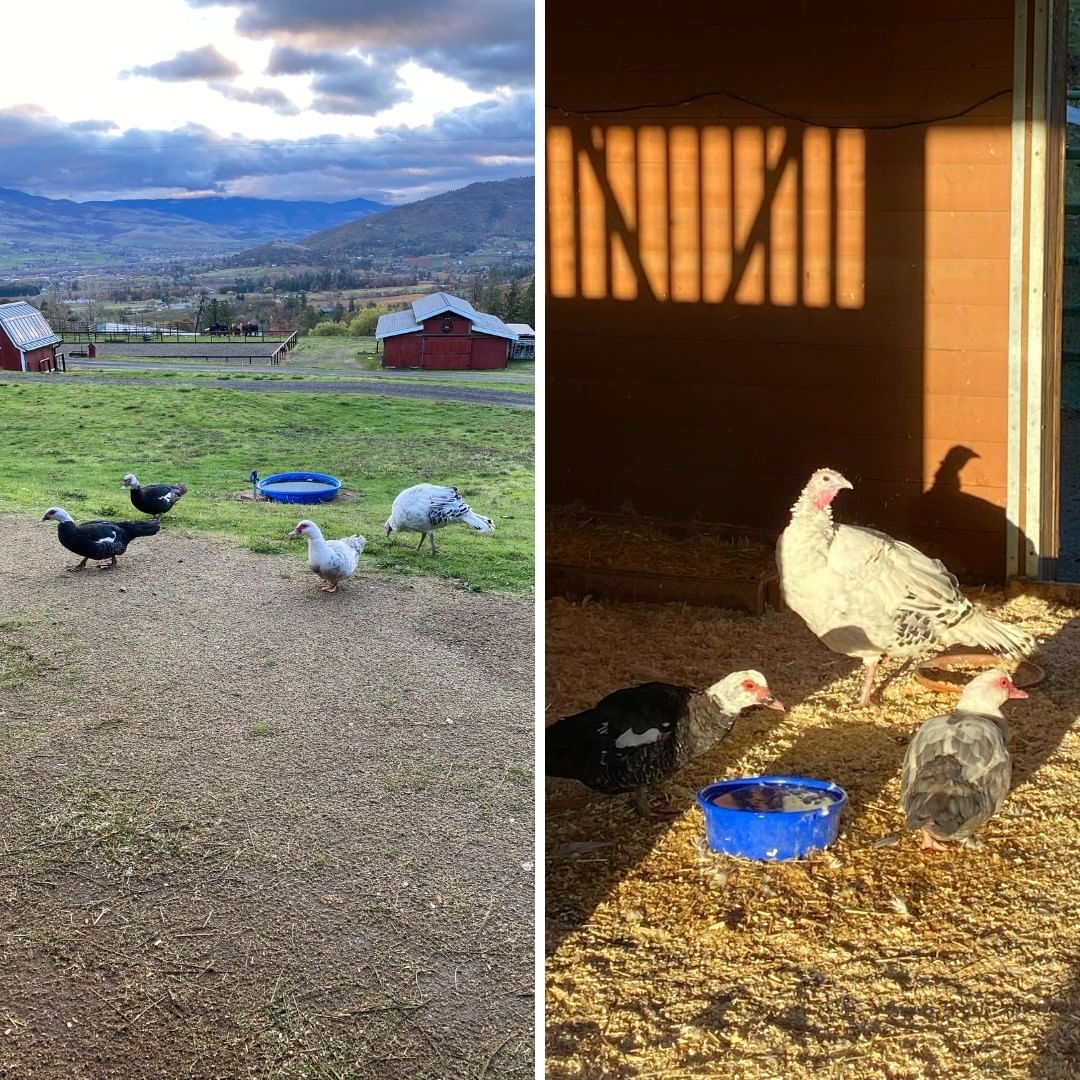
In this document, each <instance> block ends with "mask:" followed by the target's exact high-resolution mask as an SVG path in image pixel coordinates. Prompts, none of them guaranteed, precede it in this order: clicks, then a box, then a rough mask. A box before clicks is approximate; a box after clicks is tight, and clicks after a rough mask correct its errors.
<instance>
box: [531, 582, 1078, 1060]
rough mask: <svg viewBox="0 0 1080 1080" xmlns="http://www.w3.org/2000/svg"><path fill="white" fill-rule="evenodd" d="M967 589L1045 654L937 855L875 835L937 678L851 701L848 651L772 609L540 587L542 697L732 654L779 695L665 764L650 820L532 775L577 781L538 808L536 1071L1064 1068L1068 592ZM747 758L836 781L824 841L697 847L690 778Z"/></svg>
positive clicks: (1072, 932)
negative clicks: (981, 796)
mask: <svg viewBox="0 0 1080 1080" xmlns="http://www.w3.org/2000/svg"><path fill="white" fill-rule="evenodd" d="M979 602H980V603H982V604H983V605H984V606H986V607H988V608H999V609H1000V610H999V612H998V613H999V614H1000V615H1001V616H1003V617H1005V618H1009V619H1012V620H1016V621H1019V622H1021V623H1022V624H1023V625H1024V626H1026V627H1027V628H1028V629H1029V630H1031V631H1032V632H1034V633H1036V634H1037V635H1039V636H1040V637H1042V638H1045V641H1044V644H1043V646H1042V647H1041V650H1040V652H1039V653H1038V654H1037V656H1036V659H1037V660H1038V662H1039V663H1040V664H1042V666H1043V667H1044V668H1045V669H1046V673H1047V678H1046V681H1045V682H1044V683H1042V685H1040V686H1039V687H1038V688H1036V689H1035V690H1034V691H1033V694H1032V699H1031V700H1030V701H1026V702H1025V701H1019V702H1010V703H1009V705H1008V706H1007V713H1008V716H1009V719H1010V721H1011V723H1012V727H1013V739H1012V749H1013V757H1014V787H1013V792H1012V794H1011V795H1010V797H1009V800H1008V803H1007V804H1006V808H1005V811H1004V812H1003V814H1002V815H1000V816H999V817H998V818H997V819H995V820H994V821H992V822H991V823H990V824H989V825H988V826H987V827H986V828H985V829H984V830H983V832H982V833H981V834H980V839H981V841H982V848H981V850H969V849H964V848H958V849H956V850H950V851H949V852H948V853H946V854H943V855H920V854H919V852H918V851H917V850H916V842H915V840H914V838H912V837H910V836H905V837H904V839H903V840H902V841H901V842H900V843H898V844H896V845H893V846H887V847H877V848H875V847H874V846H873V844H874V842H875V841H877V840H879V839H881V838H882V837H884V836H886V835H888V834H890V833H894V832H896V831H897V830H899V829H900V827H901V824H902V820H901V815H900V813H899V809H898V794H899V770H900V763H901V760H902V757H903V753H904V747H905V745H906V743H907V741H908V739H909V738H910V736H911V734H912V733H913V731H914V730H915V729H916V727H917V726H918V725H919V724H920V723H921V722H922V721H923V720H925V719H926V718H928V717H930V716H933V715H935V714H937V713H939V712H945V711H948V709H950V708H951V707H952V704H953V702H954V701H955V697H947V696H943V695H939V694H935V693H933V692H931V691H928V690H925V689H923V688H922V687H920V686H919V685H918V684H917V683H916V682H915V681H914V679H913V678H912V677H911V676H910V674H909V673H905V674H903V675H901V676H899V677H898V678H896V679H895V680H894V681H892V682H891V683H890V684H889V685H887V686H886V687H885V688H884V690H883V691H881V690H879V691H878V694H877V696H876V698H875V704H874V705H873V706H871V707H870V708H868V709H863V710H858V709H855V708H854V707H853V701H854V698H855V696H856V693H857V690H858V683H859V679H860V675H861V667H860V666H859V665H857V664H855V663H854V662H852V661H849V660H847V659H846V658H844V657H838V656H835V655H834V654H831V653H829V652H828V651H826V650H825V649H824V647H822V646H821V645H819V644H818V643H817V641H816V640H815V639H814V638H813V637H812V635H811V634H810V633H809V631H807V630H806V628H805V627H804V626H803V624H802V623H801V622H800V621H799V619H798V618H797V617H796V616H795V615H793V614H792V613H790V612H783V613H770V614H767V615H765V616H764V617H761V618H752V617H750V616H744V615H738V614H734V613H729V612H723V611H719V610H715V609H694V608H682V607H679V606H674V605H668V606H664V607H658V606H646V605H614V604H613V605H595V604H587V605H585V606H575V605H571V604H569V603H567V602H566V601H563V600H553V601H551V602H550V603H549V605H548V629H547V672H548V675H547V679H548V685H547V702H548V721H549V722H551V721H552V720H554V719H555V718H557V717H558V716H561V715H565V714H567V713H570V712H574V711H577V710H579V709H582V708H585V707H587V706H589V705H591V704H592V703H594V702H595V701H597V700H598V699H599V698H600V697H602V696H603V695H604V694H605V693H608V692H610V691H611V690H614V689H616V688H618V687H620V686H625V685H631V684H633V683H637V682H642V681H645V680H648V679H655V678H662V679H667V680H670V681H673V682H681V683H687V684H692V685H704V684H707V683H709V682H711V681H713V680H714V679H715V678H717V677H719V676H721V675H723V674H726V673H727V672H729V671H731V670H734V669H736V668H741V667H756V668H758V669H760V670H761V671H762V672H764V674H765V675H766V677H767V678H768V680H769V682H770V685H771V686H772V688H773V689H774V691H775V692H776V694H777V695H778V696H779V697H780V698H781V699H782V700H783V701H784V702H785V703H786V704H787V705H788V707H789V711H788V712H787V713H786V714H780V713H775V712H767V711H765V710H754V711H752V712H750V713H747V714H745V715H744V717H743V718H742V720H741V721H740V722H739V723H738V724H737V725H736V728H735V731H734V732H733V733H732V735H731V736H730V737H729V738H728V739H727V740H726V741H724V742H721V743H720V744H719V745H718V746H717V747H715V748H714V749H713V751H712V752H711V753H710V754H708V755H707V756H706V757H705V758H703V759H701V760H699V761H697V762H695V763H693V764H692V765H690V766H689V767H688V768H687V769H685V770H684V771H683V772H682V773H680V774H679V775H678V776H677V778H676V779H675V780H674V781H672V782H670V783H669V784H668V785H667V790H666V793H667V794H668V795H669V796H671V797H673V799H674V800H675V801H677V802H678V803H680V804H682V805H684V806H685V807H686V809H685V812H684V813H683V814H682V815H681V816H680V817H678V818H676V819H674V820H672V821H667V820H665V821H644V820H642V819H641V818H640V817H639V816H638V815H637V813H636V811H635V810H634V809H633V807H632V805H631V804H630V802H629V800H628V799H627V798H626V797H619V798H607V797H604V796H600V795H593V794H591V793H586V792H585V789H583V788H581V787H580V786H578V785H576V784H573V783H571V782H569V781H548V796H549V800H554V799H563V800H565V799H566V798H567V797H568V796H569V797H581V798H582V799H583V803H584V805H583V806H581V807H580V808H578V809H574V810H565V811H562V812H558V813H549V815H548V820H547V843H548V861H547V900H546V902H547V937H548V960H547V977H548V992H547V1014H548V1017H547V1053H548V1059H547V1060H548V1076H549V1077H551V1078H553V1080H559V1078H569V1077H608V1076H611V1077H616V1076H627V1077H629V1076H634V1077H641V1078H644V1077H663V1078H664V1080H678V1078H682V1077H706V1076H708V1077H713V1076H727V1075H732V1076H737V1077H740V1078H742V1077H746V1078H757V1077H769V1078H773V1077H784V1078H785V1080H786V1078H801V1077H811V1076H812V1077H815V1078H818V1077H888V1078H895V1080H899V1078H916V1077H919V1078H921V1077H937V1076H948V1077H950V1078H955V1077H972V1078H974V1077H979V1078H982V1077H1012V1076H1016V1077H1021V1076H1023V1077H1038V1078H1040V1080H1053V1078H1065V1077H1076V1076H1078V1075H1080V888H1078V887H1077V882H1076V867H1077V866H1078V865H1080V859H1078V856H1080V733H1078V731H1077V730H1075V729H1074V721H1075V720H1076V718H1077V714H1078V710H1080V618H1078V616H1080V611H1078V610H1074V609H1072V608H1069V607H1066V606H1064V605H1062V604H1060V603H1057V602H1054V601H1047V600H1041V599H1036V598H1033V597H1030V596H1018V597H1014V598H1012V599H1010V600H1008V601H1006V600H1005V598H1004V597H1003V596H1002V595H1000V594H985V595H982V596H980V597H979ZM884 668H885V665H883V669H884ZM889 670H890V672H892V671H895V670H896V668H895V665H894V666H893V667H892V668H890V669H889ZM765 772H773V773H790V774H802V775H807V776H815V777H823V778H826V779H830V780H834V781H836V782H837V783H839V784H841V785H842V786H843V787H844V788H846V789H847V792H848V795H849V797H850V801H851V806H850V809H849V810H848V811H847V812H846V814H845V818H844V822H843V825H842V829H841V835H840V838H839V840H838V841H837V843H836V844H835V845H834V846H833V848H832V849H830V850H829V851H828V852H823V853H819V854H817V855H815V856H814V857H812V858H811V859H809V860H807V861H805V862H801V863H789V864H774V865H764V864H756V863H748V862H743V861H739V860H734V859H729V858H727V857H724V856H719V855H713V854H711V853H708V852H707V851H706V850H704V848H703V826H702V819H701V814H700V812H699V811H698V810H697V808H696V807H695V806H694V805H693V791H694V790H696V789H697V788H698V787H701V786H703V785H704V784H705V783H706V782H708V781H710V780H713V779H716V778H724V777H733V776H740V775H746V774H755V773H765Z"/></svg>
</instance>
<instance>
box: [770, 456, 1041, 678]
mask: <svg viewBox="0 0 1080 1080" xmlns="http://www.w3.org/2000/svg"><path fill="white" fill-rule="evenodd" d="M815 475H817V474H815ZM837 475H838V474H837ZM811 483H813V480H812V481H811ZM810 488H811V485H810V484H808V485H807V488H806V489H804V491H803V494H802V496H800V498H799V501H798V502H797V503H796V504H795V506H794V507H793V508H792V514H791V523H790V524H789V525H788V527H787V528H786V529H785V530H784V532H783V534H782V535H781V537H780V542H779V544H778V545H777V565H778V567H779V570H780V583H781V588H782V590H783V594H784V600H785V602H786V603H787V604H788V606H789V607H791V608H792V610H794V611H795V612H796V613H797V614H798V615H800V616H801V617H802V619H803V620H804V621H805V622H806V624H807V626H809V627H810V629H811V630H812V631H813V632H814V633H815V634H816V635H817V636H818V637H819V638H821V640H822V641H823V642H824V643H825V644H826V645H827V646H828V647H829V648H830V649H832V650H833V651H834V652H839V653H844V654H846V655H848V656H857V657H860V658H862V659H863V660H864V661H867V662H869V661H873V660H876V659H877V658H879V657H881V656H884V655H887V656H894V657H910V656H915V655H917V654H919V653H922V652H925V651H926V650H928V649H930V648H947V647H948V646H950V645H978V646H982V647H983V648H987V649H990V650H992V651H994V652H998V653H1001V654H1002V655H1005V656H1010V657H1019V656H1022V655H1024V654H1026V653H1028V652H1030V651H1031V649H1032V648H1033V647H1034V642H1033V641H1032V639H1031V637H1030V636H1029V635H1028V634H1027V633H1026V632H1025V631H1023V630H1021V629H1020V628H1018V627H1015V626H1009V625H1007V624H1005V623H1001V622H998V621H997V620H996V619H992V618H990V617H989V616H988V615H986V614H984V613H983V612H982V611H980V610H979V609H978V608H976V607H975V605H974V604H972V602H971V601H970V600H969V599H968V598H967V597H966V596H964V594H963V593H962V592H961V591H960V585H959V582H958V581H957V580H956V578H955V577H954V576H953V575H952V574H951V573H950V572H949V571H948V569H946V567H945V565H944V564H943V563H941V562H939V561H938V560H937V559H931V558H929V557H928V556H926V555H924V554H923V553H922V552H921V551H919V550H917V549H916V548H913V547H912V546H911V545H910V544H905V543H903V542H902V541H899V540H895V539H893V538H892V537H891V536H888V535H887V534H885V533H882V532H877V531H876V530H874V529H865V528H861V527H859V526H854V525H836V524H834V523H833V520H832V511H831V509H830V507H829V506H828V505H825V506H817V505H815V503H814V501H813V499H812V498H811V497H810V495H809V492H810Z"/></svg>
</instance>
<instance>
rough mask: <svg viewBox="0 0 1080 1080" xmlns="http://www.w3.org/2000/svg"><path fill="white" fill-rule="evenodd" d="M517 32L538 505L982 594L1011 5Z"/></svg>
mask: <svg viewBox="0 0 1080 1080" xmlns="http://www.w3.org/2000/svg"><path fill="white" fill-rule="evenodd" d="M546 10H547V35H548V40H549V41H558V42H559V48H557V49H554V48H552V49H549V50H548V54H547V55H548V60H547V64H548V70H547V104H548V114H547V116H548V130H547V172H548V194H547V198H548V221H547V230H548V232H547V237H548V239H547V243H548V250H547V260H548V262H547V265H548V297H547V309H546V311H547V334H548V339H547V340H548V345H547V352H546V357H547V360H546V363H547V380H548V383H547V429H548V432H549V438H548V440H547V448H548V449H547V485H548V499H549V502H551V503H564V502H571V501H574V500H580V501H582V502H583V503H584V504H585V505H587V506H589V507H592V508H595V509H618V508H619V507H621V506H625V505H626V504H628V503H629V504H632V505H633V507H634V508H635V509H637V510H638V511H639V512H642V513H648V514H656V515H659V516H664V517H669V518H675V519H690V518H703V519H705V520H710V521H720V522H728V523H732V524H737V525H743V526H750V527H755V528H768V529H774V530H778V529H779V528H781V527H782V525H783V523H784V521H785V518H786V512H787V510H788V508H789V507H790V505H791V503H792V502H793V501H794V499H795V497H796V495H797V494H798V491H799V489H800V488H801V486H802V484H803V482H804V481H805V479H806V477H807V476H808V475H809V473H810V472H811V471H812V470H813V469H814V468H816V467H818V466H822V465H828V466H830V467H832V468H836V469H840V470H841V471H843V472H844V473H845V474H846V475H847V476H848V477H849V478H850V479H851V480H852V481H853V482H854V484H855V491H854V492H852V493H848V494H845V495H843V496H842V497H841V499H840V501H839V503H838V507H839V513H840V515H841V516H842V518H843V519H844V520H847V521H853V522H863V523H867V524H875V525H878V526H880V527H883V528H887V529H889V530H890V531H892V532H894V533H896V534H898V535H901V536H904V537H906V538H909V539H911V540H913V541H915V542H917V543H919V544H920V545H921V546H923V547H924V548H926V549H928V550H932V551H933V552H934V553H936V554H938V555H940V556H942V557H944V558H946V559H947V560H948V561H949V564H950V566H952V567H953V568H954V569H956V570H957V572H960V573H963V574H966V575H970V576H973V577H999V576H1001V575H1002V573H1003V571H1004V565H1005V561H1004V560H1005V539H1004V530H1005V517H1004V506H1005V495H1006V420H1007V410H1006V393H1007V348H1008V301H1009V281H1008V259H1009V205H1010V202H1009V199H1010V118H1011V93H1010V91H1011V83H1012V77H1013V72H1012V63H1013V61H1012V29H1013V6H1012V4H1011V3H1004V2H1002V0H963V2H960V0H956V2H951V0H936V2H933V3H931V2H928V0H914V2H911V3H906V4H903V5H894V6H891V7H889V6H884V7H883V6H881V5H865V4H862V3H856V2H854V0H850V2H831V3H828V2H827V3H820V4H806V3H794V2H787V3H777V4H772V5H764V4H742V5H717V4H715V3H703V2H692V3H688V4H683V5H677V6H675V7H674V8H667V7H664V6H653V7H651V8H648V9H646V8H645V7H644V6H639V7H637V8H636V9H635V8H633V7H631V8H627V7H626V6H625V5H616V4H614V3H613V2H611V0H600V2H598V3H596V4H590V5H584V4H571V3H569V2H567V0H550V2H548V3H547V5H546ZM717 92H725V93H726V94H728V95H731V94H733V95H736V96H737V97H731V96H719V95H718V93H717ZM737 99H742V100H737ZM983 99H988V100H985V102H984V103H983V104H981V105H977V103H979V102H980V101H983ZM680 103H681V104H680ZM976 105H977V107H975V108H974V109H973V110H972V106H976ZM634 106H644V107H643V108H633V107H634ZM761 106H765V107H766V108H762V107H761ZM605 110H607V111H605ZM969 110H970V111H969ZM960 113H964V114H965V115H962V116H960V115H956V114H960ZM778 114H786V116H785V115H778ZM943 117H951V118H950V119H940V118H943ZM795 118H798V119H795ZM928 118H939V119H936V120H935V122H933V123H931V124H926V123H914V124H912V123H911V122H912V121H922V120H926V119H928ZM803 121H807V122H803ZM889 125H892V127H891V128H890V127H888V126H889ZM897 125H902V126H897ZM975 455H977V456H975Z"/></svg>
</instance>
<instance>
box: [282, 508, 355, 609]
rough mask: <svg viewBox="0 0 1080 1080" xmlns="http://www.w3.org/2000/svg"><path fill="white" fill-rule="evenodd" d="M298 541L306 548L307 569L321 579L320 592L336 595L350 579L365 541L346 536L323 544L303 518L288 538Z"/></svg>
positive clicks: (318, 531)
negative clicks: (303, 543) (347, 579)
mask: <svg viewBox="0 0 1080 1080" xmlns="http://www.w3.org/2000/svg"><path fill="white" fill-rule="evenodd" d="M287 535H288V536H289V537H300V538H302V539H304V540H306V541H307V544H308V566H310V567H311V569H312V570H313V571H314V572H315V573H316V574H318V575H319V577H321V578H322V579H323V583H322V585H320V586H319V587H320V588H321V589H322V591H323V592H337V588H338V584H339V583H340V582H342V581H344V580H345V579H346V578H349V577H352V575H353V573H354V572H355V570H356V565H357V563H358V562H359V561H360V553H361V552H362V551H363V550H364V545H365V544H366V543H367V541H366V540H365V539H364V538H363V537H362V536H346V537H345V538H344V539H342V540H326V539H324V538H323V534H322V530H321V529H320V528H319V526H318V525H316V524H315V522H314V521H308V520H307V519H306V518H305V519H304V520H303V521H300V522H298V523H297V525H296V528H295V529H293V530H292V532H290V533H288V534H287Z"/></svg>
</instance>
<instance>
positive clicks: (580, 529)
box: [545, 507, 776, 579]
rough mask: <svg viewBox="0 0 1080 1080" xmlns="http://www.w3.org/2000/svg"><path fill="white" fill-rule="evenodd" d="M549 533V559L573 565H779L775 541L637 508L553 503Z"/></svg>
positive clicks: (757, 572)
mask: <svg viewBox="0 0 1080 1080" xmlns="http://www.w3.org/2000/svg"><path fill="white" fill-rule="evenodd" d="M545 535H546V547H545V557H546V558H547V560H548V561H549V562H553V563H563V564H566V565H570V566H595V567H602V568H605V569H616V570H646V571H649V572H651V573H656V574H677V575H685V574H695V575H700V576H702V577H710V576H711V577H719V578H752V579H754V578H758V577H760V576H762V574H769V575H771V574H773V573H774V572H775V568H776V563H775V557H774V555H773V545H771V544H763V543H760V542H758V541H755V540H749V539H746V538H744V537H735V536H733V535H725V534H724V532H723V531H722V530H721V529H720V528H719V527H710V526H708V525H705V524H693V523H691V524H689V525H686V526H682V527H678V526H673V525H672V524H671V523H670V522H663V521H659V520H657V519H654V518H647V517H639V516H637V515H635V514H599V513H590V512H585V511H580V510H576V509H574V508H573V507H553V508H549V510H548V514H547V521H546V525H545Z"/></svg>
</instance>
